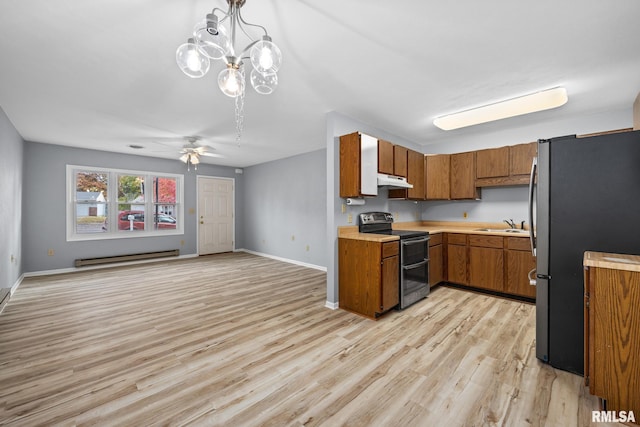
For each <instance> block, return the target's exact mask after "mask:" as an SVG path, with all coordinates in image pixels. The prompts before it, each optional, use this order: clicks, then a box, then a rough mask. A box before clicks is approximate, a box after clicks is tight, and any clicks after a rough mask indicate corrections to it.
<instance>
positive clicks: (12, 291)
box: [11, 273, 26, 295]
mask: <svg viewBox="0 0 640 427" xmlns="http://www.w3.org/2000/svg"><path fill="white" fill-rule="evenodd" d="M25 277H26V276H25V275H24V273H23V274H22V275H21V276H20V277H19V278H18V280H16V283H14V284H13V286H12V287H11V295H13V293H14V292H15V291H16V289H18V286H20V284H21V283H22V280H23V279H24V278H25Z"/></svg>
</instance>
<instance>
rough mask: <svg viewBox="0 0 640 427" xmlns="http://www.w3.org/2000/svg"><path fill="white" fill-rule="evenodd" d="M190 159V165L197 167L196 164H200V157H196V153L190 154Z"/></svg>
mask: <svg viewBox="0 0 640 427" xmlns="http://www.w3.org/2000/svg"><path fill="white" fill-rule="evenodd" d="M189 157H190V159H189V160H190V161H191V163H192V164H194V165H197V164H198V163H200V157H198V155H197V154H196V153H192V154H190V155H189Z"/></svg>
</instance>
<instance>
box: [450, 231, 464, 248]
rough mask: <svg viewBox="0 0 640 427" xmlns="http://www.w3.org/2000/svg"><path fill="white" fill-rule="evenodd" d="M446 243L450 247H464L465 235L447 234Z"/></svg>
mask: <svg viewBox="0 0 640 427" xmlns="http://www.w3.org/2000/svg"><path fill="white" fill-rule="evenodd" d="M447 243H448V244H450V245H466V244H467V235H466V234H456V233H449V234H447Z"/></svg>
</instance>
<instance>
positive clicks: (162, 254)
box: [75, 249, 180, 267]
mask: <svg viewBox="0 0 640 427" xmlns="http://www.w3.org/2000/svg"><path fill="white" fill-rule="evenodd" d="M178 255H180V250H179V249H172V250H169V251H158V252H145V253H140V254H129V255H115V256H105V257H100V258H85V259H77V260H76V261H75V266H76V267H84V266H87V265H101V264H111V263H114V262H125V261H140V260H146V259H154V258H167V257H172V256H178Z"/></svg>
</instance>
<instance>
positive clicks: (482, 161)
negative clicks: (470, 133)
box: [476, 147, 509, 178]
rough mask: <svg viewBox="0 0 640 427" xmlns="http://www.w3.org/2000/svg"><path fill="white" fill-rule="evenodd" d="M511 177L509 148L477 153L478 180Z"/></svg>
mask: <svg viewBox="0 0 640 427" xmlns="http://www.w3.org/2000/svg"><path fill="white" fill-rule="evenodd" d="M499 176H509V147H500V148H491V149H488V150H479V151H477V152H476V178H495V177H499Z"/></svg>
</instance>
